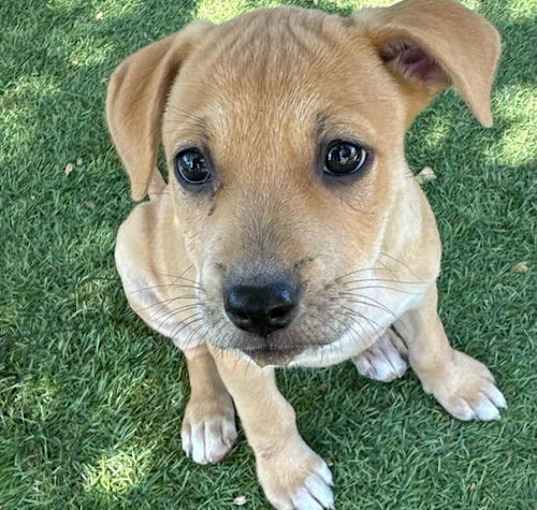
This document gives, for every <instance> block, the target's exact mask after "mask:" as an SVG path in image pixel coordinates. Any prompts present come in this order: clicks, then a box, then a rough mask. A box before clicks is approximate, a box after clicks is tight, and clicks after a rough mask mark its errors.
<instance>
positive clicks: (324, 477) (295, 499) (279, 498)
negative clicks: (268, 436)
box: [257, 437, 334, 510]
mask: <svg viewBox="0 0 537 510" xmlns="http://www.w3.org/2000/svg"><path fill="white" fill-rule="evenodd" d="M257 474H258V477H259V481H260V482H261V486H262V487H263V490H264V491H265V495H266V496H267V499H268V500H269V501H270V502H271V503H272V505H273V506H274V508H276V509H277V510H324V509H333V508H334V495H333V492H332V486H333V483H332V473H331V472H330V469H328V466H327V465H326V463H325V462H324V460H323V459H321V457H319V456H318V455H317V454H316V453H315V452H314V451H313V450H311V448H310V447H309V446H308V445H307V444H306V443H305V442H304V441H303V440H302V438H300V437H298V438H296V439H294V440H293V444H290V445H288V446H286V447H285V448H283V449H282V450H281V451H280V453H278V454H266V455H263V454H260V455H258V456H257Z"/></svg>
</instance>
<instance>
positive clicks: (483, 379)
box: [424, 351, 507, 421]
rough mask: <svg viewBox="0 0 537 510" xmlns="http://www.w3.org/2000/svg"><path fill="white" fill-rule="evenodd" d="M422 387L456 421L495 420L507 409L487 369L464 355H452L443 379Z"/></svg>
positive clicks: (458, 353)
mask: <svg viewBox="0 0 537 510" xmlns="http://www.w3.org/2000/svg"><path fill="white" fill-rule="evenodd" d="M424 387H425V389H426V390H429V392H431V393H433V395H434V396H435V397H436V399H437V400H438V402H439V403H440V404H441V405H442V407H443V408H444V409H445V410H446V411H447V412H448V413H450V414H451V415H452V416H454V417H455V418H458V419H459V420H464V421H468V420H483V421H490V420H498V419H500V409H504V408H507V403H506V401H505V398H504V396H503V394H502V393H501V391H500V390H499V389H498V388H497V387H496V385H495V383H494V377H493V376H492V374H491V373H490V371H489V369H488V368H487V367H486V366H485V365H483V364H482V363H480V362H479V361H477V360H475V359H473V358H471V357H470V356H468V355H466V354H464V353H463V352H459V351H454V353H453V359H452V361H451V362H450V363H448V365H447V366H446V369H445V371H442V375H440V376H438V377H437V378H436V380H432V381H429V382H428V383H426V384H424Z"/></svg>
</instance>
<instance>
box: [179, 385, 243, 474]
mask: <svg viewBox="0 0 537 510" xmlns="http://www.w3.org/2000/svg"><path fill="white" fill-rule="evenodd" d="M236 439H237V429H236V427H235V410H234V409H233V403H232V401H231V398H230V396H229V395H227V394H223V395H219V396H218V397H216V396H210V397H208V396H205V397H192V398H191V399H190V401H189V402H188V405H187V407H186V410H185V416H184V418H183V425H182V428H181V442H182V446H183V450H184V452H185V453H186V455H187V457H190V458H191V459H192V460H193V461H194V462H196V463H197V464H212V463H214V462H219V461H220V460H222V459H223V458H224V456H225V455H226V454H227V453H228V452H229V450H231V448H232V446H233V444H234V443H235V440H236Z"/></svg>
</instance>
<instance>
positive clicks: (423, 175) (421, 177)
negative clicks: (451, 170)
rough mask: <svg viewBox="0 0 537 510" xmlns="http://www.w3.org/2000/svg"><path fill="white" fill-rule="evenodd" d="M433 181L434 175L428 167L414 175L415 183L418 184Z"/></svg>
mask: <svg viewBox="0 0 537 510" xmlns="http://www.w3.org/2000/svg"><path fill="white" fill-rule="evenodd" d="M435 179H436V175H435V173H434V172H433V169H432V168H431V167H430V166H426V167H424V168H423V170H422V171H421V172H420V173H419V174H418V175H416V181H418V184H425V183H426V182H430V181H434V180H435Z"/></svg>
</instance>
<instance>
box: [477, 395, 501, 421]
mask: <svg viewBox="0 0 537 510" xmlns="http://www.w3.org/2000/svg"><path fill="white" fill-rule="evenodd" d="M472 409H473V410H474V413H475V415H476V418H477V419H478V420H482V421H491V420H499V419H500V411H498V408H497V407H496V406H495V405H494V404H493V403H492V402H491V401H490V400H489V399H488V397H487V396H486V395H485V394H484V393H483V392H480V393H479V399H477V401H476V402H475V403H474V404H473V405H472Z"/></svg>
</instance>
